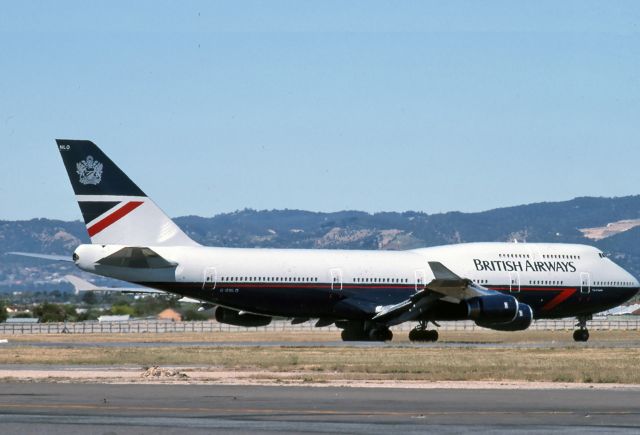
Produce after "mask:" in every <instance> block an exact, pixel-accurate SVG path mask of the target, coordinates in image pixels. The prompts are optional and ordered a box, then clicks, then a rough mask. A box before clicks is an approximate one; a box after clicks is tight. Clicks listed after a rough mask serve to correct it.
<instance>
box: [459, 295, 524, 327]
mask: <svg viewBox="0 0 640 435" xmlns="http://www.w3.org/2000/svg"><path fill="white" fill-rule="evenodd" d="M466 302H467V310H468V318H469V319H471V320H476V321H480V322H488V323H507V322H511V321H512V320H515V318H516V316H517V315H518V300H517V299H516V298H514V297H513V296H509V295H502V294H497V295H487V296H477V297H474V298H470V299H467V300H466Z"/></svg>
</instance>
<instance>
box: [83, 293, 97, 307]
mask: <svg viewBox="0 0 640 435" xmlns="http://www.w3.org/2000/svg"><path fill="white" fill-rule="evenodd" d="M82 302H84V303H85V304H87V305H89V306H91V305H95V304H96V303H97V302H98V298H97V297H96V294H95V293H94V292H92V291H88V292H84V294H83V295H82Z"/></svg>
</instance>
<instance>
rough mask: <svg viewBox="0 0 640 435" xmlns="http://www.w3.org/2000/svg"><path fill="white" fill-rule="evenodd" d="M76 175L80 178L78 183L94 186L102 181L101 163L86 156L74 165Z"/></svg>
mask: <svg viewBox="0 0 640 435" xmlns="http://www.w3.org/2000/svg"><path fill="white" fill-rule="evenodd" d="M76 168H77V171H76V172H77V173H78V175H79V176H80V183H82V184H85V185H86V184H93V185H96V184H98V183H100V181H101V180H102V163H100V162H99V161H97V160H94V159H93V156H87V158H86V159H84V160H82V161H81V162H78V163H77V164H76Z"/></svg>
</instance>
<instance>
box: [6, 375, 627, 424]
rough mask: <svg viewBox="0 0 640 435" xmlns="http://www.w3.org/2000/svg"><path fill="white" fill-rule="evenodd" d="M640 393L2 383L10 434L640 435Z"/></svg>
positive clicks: (609, 391)
mask: <svg viewBox="0 0 640 435" xmlns="http://www.w3.org/2000/svg"><path fill="white" fill-rule="evenodd" d="M639 399H640V392H639V391H638V390H617V391H614V390H597V391H589V390H526V389H524V390H448V389H433V390H419V389H388V388H384V389H375V388H330V387H327V388H317V387H315V388H312V387H264V386H222V385H216V386H194V385H99V384H90V385H86V384H47V383H39V384H20V383H2V384H0V427H1V428H2V432H3V433H21V434H38V433H47V434H63V433H64V434H73V433H83V434H87V433H100V434H103V433H117V434H130V433H141V434H147V433H149V434H151V433H154V434H156V433H184V432H189V433H211V432H218V433H222V432H224V433H256V432H260V433H274V434H275V433H283V432H284V433H301V432H303V433H338V432H340V433H357V434H360V433H362V434H364V433H367V434H378V433H379V434H382V433H403V434H407V433H408V434H411V433H423V432H424V431H425V430H431V431H437V432H442V433H477V432H479V431H480V432H497V433H507V432H508V433H514V432H515V433H518V432H522V433H524V432H526V433H547V432H549V431H550V430H562V431H564V432H565V433H596V432H597V433H602V432H603V431H606V432H608V433H612V432H620V433H631V432H635V433H637V431H638V430H640V400H639Z"/></svg>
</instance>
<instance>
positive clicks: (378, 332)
mask: <svg viewBox="0 0 640 435" xmlns="http://www.w3.org/2000/svg"><path fill="white" fill-rule="evenodd" d="M392 338H393V332H391V331H390V330H389V329H387V328H374V329H371V330H370V331H369V340H371V341H390V340H391V339H392Z"/></svg>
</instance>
